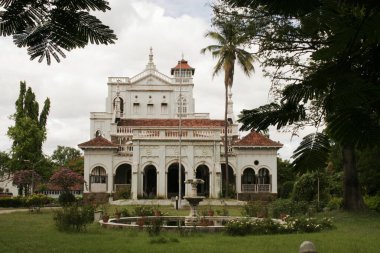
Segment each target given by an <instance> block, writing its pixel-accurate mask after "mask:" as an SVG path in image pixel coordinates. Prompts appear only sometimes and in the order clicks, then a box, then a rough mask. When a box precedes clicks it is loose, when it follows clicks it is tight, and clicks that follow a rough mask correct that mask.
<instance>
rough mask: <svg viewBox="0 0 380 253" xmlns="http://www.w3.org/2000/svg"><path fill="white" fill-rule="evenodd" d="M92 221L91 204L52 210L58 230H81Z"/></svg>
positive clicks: (92, 211)
mask: <svg viewBox="0 0 380 253" xmlns="http://www.w3.org/2000/svg"><path fill="white" fill-rule="evenodd" d="M93 221H94V208H93V207H92V206H83V207H79V206H78V205H72V206H66V207H63V208H62V209H59V210H56V211H55V212H54V222H55V225H56V227H57V228H58V230H60V231H66V232H68V231H76V232H79V231H83V230H85V229H86V227H87V225H88V224H90V223H92V222H93Z"/></svg>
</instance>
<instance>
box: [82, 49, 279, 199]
mask: <svg viewBox="0 0 380 253" xmlns="http://www.w3.org/2000/svg"><path fill="white" fill-rule="evenodd" d="M194 71H195V69H193V68H191V67H190V66H189V65H188V63H187V61H185V60H183V59H182V60H181V61H179V62H178V64H177V66H175V67H174V68H172V69H171V77H169V76H166V75H164V74H162V73H160V72H159V71H157V70H156V67H155V65H154V63H153V54H152V51H151V52H150V55H149V61H148V64H147V66H146V68H145V70H144V71H143V72H141V73H139V74H137V75H136V76H134V77H132V78H128V77H109V78H108V83H107V85H108V96H107V98H106V107H105V108H106V111H105V112H92V113H91V117H90V123H91V128H90V129H91V130H90V131H91V132H90V138H91V140H90V141H88V142H85V143H82V144H80V145H79V147H80V148H82V149H83V150H84V156H85V164H84V167H85V168H84V172H85V174H84V176H85V180H86V181H87V182H89V188H88V189H87V190H85V193H89V192H93V193H96V192H107V193H112V192H115V191H118V190H120V189H130V191H131V194H132V198H133V199H137V198H138V197H150V196H157V197H158V196H159V197H163V198H170V197H173V196H177V195H178V194H179V188H181V196H183V195H186V192H187V190H188V189H185V190H184V188H185V185H184V184H182V186H181V187H179V184H178V182H179V180H178V179H179V175H178V174H179V164H181V166H180V167H181V171H183V172H182V173H181V174H182V180H181V181H182V182H183V181H184V180H185V179H189V178H195V177H197V178H202V179H204V180H205V181H206V183H205V184H204V185H203V186H200V187H199V189H198V190H199V193H200V194H205V195H206V196H208V197H212V198H218V197H220V193H221V188H222V183H223V182H225V170H224V165H222V164H224V162H223V161H224V149H223V145H222V143H223V136H224V134H223V133H224V121H223V120H211V119H209V115H208V114H207V113H195V112H194V103H195V101H194V98H193V88H194V83H193V78H192V77H193V74H194ZM232 104H233V103H232V100H231V96H230V101H229V117H230V118H231V119H232V120H233V118H234V117H233V115H232V113H233V108H232ZM231 112H232V113H231ZM180 133H181V134H180ZM180 136H181V138H180ZM228 136H229V138H230V140H231V146H230V147H229V167H230V169H229V179H230V180H229V182H230V185H231V189H232V190H233V191H236V192H237V193H241V192H249V193H261V192H268V193H277V160H276V157H277V150H278V149H279V148H280V147H281V146H282V145H281V144H279V143H276V142H273V141H271V140H269V139H268V138H266V137H265V136H262V135H260V134H258V133H255V132H253V133H250V134H249V135H248V136H246V137H244V138H243V139H241V140H240V139H239V138H238V126H237V124H234V123H233V124H231V125H230V126H229V130H228ZM180 154H181V155H180ZM222 167H223V168H222ZM186 187H188V186H186Z"/></svg>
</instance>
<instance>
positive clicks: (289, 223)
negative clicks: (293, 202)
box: [225, 217, 333, 236]
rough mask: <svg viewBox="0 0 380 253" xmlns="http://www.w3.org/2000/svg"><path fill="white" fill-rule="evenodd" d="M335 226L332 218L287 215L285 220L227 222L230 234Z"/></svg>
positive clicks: (295, 230)
mask: <svg viewBox="0 0 380 253" xmlns="http://www.w3.org/2000/svg"><path fill="white" fill-rule="evenodd" d="M331 228H333V224H332V220H331V219H330V218H322V219H316V218H306V217H300V218H293V217H287V218H286V219H285V220H284V221H278V220H272V219H251V218H245V219H235V220H231V221H229V222H228V223H227V224H226V227H225V229H226V232H227V234H229V235H240V236H242V235H248V234H255V235H264V234H280V233H299V232H305V233H312V232H319V231H322V230H325V229H331Z"/></svg>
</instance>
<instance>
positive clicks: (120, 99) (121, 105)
mask: <svg viewBox="0 0 380 253" xmlns="http://www.w3.org/2000/svg"><path fill="white" fill-rule="evenodd" d="M117 98H119V101H120V104H119V107H120V108H119V109H120V113H123V112H124V100H123V99H122V98H121V97H116V98H115V99H114V100H113V107H112V108H113V110H114V109H115V104H116V99H117Z"/></svg>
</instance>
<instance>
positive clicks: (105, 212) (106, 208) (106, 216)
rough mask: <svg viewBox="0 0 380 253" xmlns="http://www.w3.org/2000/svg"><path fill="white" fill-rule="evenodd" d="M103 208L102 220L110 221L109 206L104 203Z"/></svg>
mask: <svg viewBox="0 0 380 253" xmlns="http://www.w3.org/2000/svg"><path fill="white" fill-rule="evenodd" d="M101 210H102V220H103V222H108V220H109V218H110V216H109V214H108V207H107V206H106V205H103V206H102V207H101Z"/></svg>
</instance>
